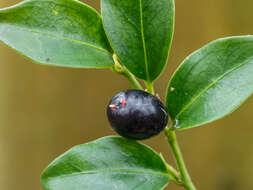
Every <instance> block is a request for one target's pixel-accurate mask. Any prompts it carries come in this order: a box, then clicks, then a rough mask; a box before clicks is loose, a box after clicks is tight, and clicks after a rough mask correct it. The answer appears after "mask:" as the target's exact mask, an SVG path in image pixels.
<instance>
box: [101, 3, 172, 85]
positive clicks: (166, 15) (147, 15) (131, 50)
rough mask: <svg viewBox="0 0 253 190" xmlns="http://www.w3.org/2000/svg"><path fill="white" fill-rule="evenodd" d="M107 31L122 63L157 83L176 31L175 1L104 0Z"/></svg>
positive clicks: (143, 77)
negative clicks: (156, 80)
mask: <svg viewBox="0 0 253 190" xmlns="http://www.w3.org/2000/svg"><path fill="white" fill-rule="evenodd" d="M102 19H103V23H104V26H105V31H106V33H107V36H108V38H109V40H110V41H111V44H112V47H113V49H114V50H115V52H116V53H117V55H118V57H119V59H120V61H121V62H122V64H124V65H125V66H126V67H127V68H128V69H129V70H130V71H131V72H132V73H133V74H134V75H135V76H137V77H139V78H141V79H144V80H146V81H150V82H152V81H154V80H155V79H156V78H157V77H158V76H159V74H160V73H161V71H162V70H163V68H164V66H165V65H166V62H167V58H168V53H169V49H170V46H171V42H172V36H173V31H174V0H159V1H158V0H102Z"/></svg>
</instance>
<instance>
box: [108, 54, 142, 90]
mask: <svg viewBox="0 0 253 190" xmlns="http://www.w3.org/2000/svg"><path fill="white" fill-rule="evenodd" d="M113 60H114V63H115V64H114V65H113V67H112V70H113V71H114V72H115V73H117V74H120V75H123V76H125V77H126V78H127V79H128V80H129V82H130V83H131V84H132V85H133V87H134V88H136V89H139V90H143V87H142V86H141V84H140V83H139V82H138V80H137V79H136V78H135V76H134V75H133V74H132V73H130V72H129V71H128V69H127V68H126V67H125V66H123V65H121V64H120V61H119V59H118V57H117V55H116V54H114V55H113Z"/></svg>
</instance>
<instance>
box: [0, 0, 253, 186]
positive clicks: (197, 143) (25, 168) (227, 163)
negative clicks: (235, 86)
mask: <svg viewBox="0 0 253 190" xmlns="http://www.w3.org/2000/svg"><path fill="white" fill-rule="evenodd" d="M17 2H19V1H16V0H0V7H5V6H10V5H13V4H15V3H17ZM84 2H86V3H88V4H90V5H91V6H93V7H95V8H96V9H97V10H99V9H100V6H99V0H86V1H84ZM252 10H253V1H252V0H240V1H239V0H211V1H210V0H188V1H185V0H176V31H175V38H174V43H173V46H172V51H171V55H170V58H169V61H168V66H167V67H166V69H165V70H164V72H163V74H162V76H161V78H160V79H159V80H158V81H157V83H156V91H157V92H158V93H159V94H160V96H161V97H162V98H164V95H165V94H164V92H165V89H166V86H167V83H168V80H169V78H170V76H171V74H172V73H173V71H174V70H175V69H176V67H177V66H178V65H179V64H180V62H181V61H182V60H183V59H184V58H185V57H186V56H187V55H188V54H189V53H191V52H192V51H194V50H197V49H198V48H200V47H201V46H203V45H204V44H206V43H208V42H210V41H212V40H214V39H216V38H220V37H225V36H231V35H244V34H253V23H252V20H253V12H252ZM250 74H252V73H250ZM127 88H130V86H129V84H128V82H127V80H126V79H124V78H122V77H121V76H117V75H116V74H114V73H112V72H111V71H110V70H81V69H80V70H76V69H66V68H54V67H47V66H41V65H36V64H33V63H32V62H31V61H29V60H26V59H25V58H23V57H22V56H20V55H18V54H17V53H15V52H14V51H12V50H10V49H9V48H7V47H6V46H4V45H3V44H0V168H1V169H0V189H1V190H6V189H8V190H42V188H41V186H40V173H41V171H42V170H43V168H44V167H46V166H47V165H48V164H49V163H50V162H51V161H52V160H53V159H54V158H56V157H57V156H58V155H60V154H61V153H63V152H64V151H66V150H68V149H69V148H71V147H72V146H74V145H76V144H81V143H85V142H88V141H91V140H94V139H96V138H99V137H102V136H105V135H112V134H114V132H113V131H112V130H111V129H110V127H109V125H108V122H107V119H106V115H105V107H106V105H107V102H108V101H109V99H110V97H112V96H113V95H114V94H115V93H116V92H119V91H121V90H123V89H127ZM252 114H253V97H251V98H250V99H249V100H248V101H247V102H246V103H244V105H243V106H241V107H240V108H239V109H238V110H237V111H235V112H234V113H233V114H232V115H230V116H228V117H226V118H224V119H222V120H219V121H216V122H214V123H211V124H208V125H206V126H202V127H198V128H194V129H191V130H186V131H183V132H178V138H179V141H180V145H181V147H182V151H183V154H184V157H185V160H186V164H187V166H188V169H189V171H190V173H191V175H192V178H193V181H194V183H195V184H196V186H197V187H198V189H199V190H253V180H252V178H253V140H252V139H253V118H252ZM145 143H147V144H149V145H151V146H152V147H153V148H154V149H155V150H156V151H158V152H163V154H164V156H165V157H166V159H167V160H168V161H169V162H171V163H173V159H172V157H171V154H170V151H169V147H168V145H167V143H166V141H165V138H164V136H163V135H159V136H157V137H155V138H153V139H150V140H147V141H145ZM167 189H168V190H180V189H182V188H179V187H177V186H175V185H173V184H170V185H169V186H168V188H167Z"/></svg>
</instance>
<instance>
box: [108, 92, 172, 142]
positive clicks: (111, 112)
mask: <svg viewBox="0 0 253 190" xmlns="http://www.w3.org/2000/svg"><path fill="white" fill-rule="evenodd" d="M107 116H108V120H109V122H110V124H111V126H112V128H113V129H114V130H115V131H116V132H117V133H118V134H119V135H121V136H123V137H126V138H130V139H136V140H142V139H147V138H150V137H152V136H154V135H157V134H159V133H160V132H161V131H162V130H163V129H164V128H165V126H166V125H167V122H168V113H167V111H166V108H165V106H164V105H163V103H162V102H161V101H160V100H159V99H158V98H157V97H155V96H153V95H151V94H149V93H147V92H145V91H141V90H126V91H122V92H120V93H118V94H116V95H115V96H114V97H113V98H112V99H111V101H110V102H109V104H108V106H107Z"/></svg>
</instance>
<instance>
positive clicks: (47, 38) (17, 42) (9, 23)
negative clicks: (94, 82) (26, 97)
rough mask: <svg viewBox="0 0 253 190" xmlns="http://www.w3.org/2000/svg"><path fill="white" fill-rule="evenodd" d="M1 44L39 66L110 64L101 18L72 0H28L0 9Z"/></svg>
mask: <svg viewBox="0 0 253 190" xmlns="http://www.w3.org/2000/svg"><path fill="white" fill-rule="evenodd" d="M0 41H2V42H3V43H5V44H7V45H8V46H10V47H11V48H13V49H15V50H17V51H18V52H20V53H21V54H23V55H24V56H26V57H28V58H30V59H32V60H34V61H35V62H38V63H41V64H46V65H53V66H64V67H74V68H105V67H110V66H112V65H113V60H112V50H111V48H110V45H109V43H108V40H107V37H106V35H105V33H104V30H103V25H102V20H101V17H100V16H99V14H98V13H97V12H96V11H95V10H94V9H92V8H90V7H88V6H87V5H85V4H83V3H80V2H78V1H74V0H28V1H24V2H22V3H20V4H17V5H15V6H13V7H9V8H5V9H0Z"/></svg>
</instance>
